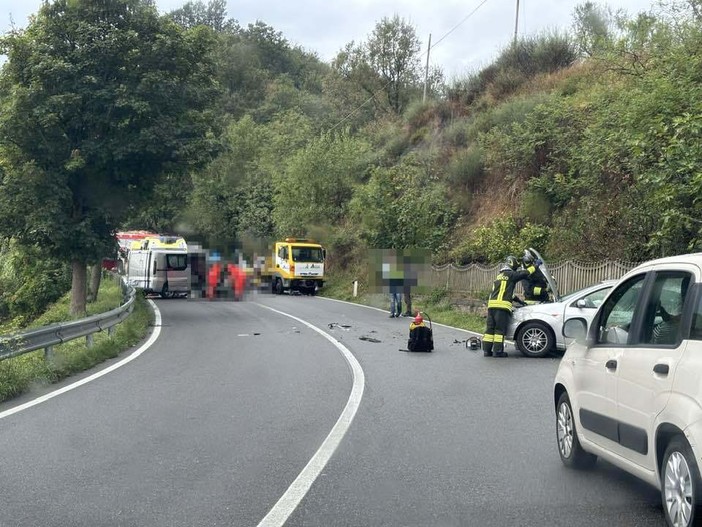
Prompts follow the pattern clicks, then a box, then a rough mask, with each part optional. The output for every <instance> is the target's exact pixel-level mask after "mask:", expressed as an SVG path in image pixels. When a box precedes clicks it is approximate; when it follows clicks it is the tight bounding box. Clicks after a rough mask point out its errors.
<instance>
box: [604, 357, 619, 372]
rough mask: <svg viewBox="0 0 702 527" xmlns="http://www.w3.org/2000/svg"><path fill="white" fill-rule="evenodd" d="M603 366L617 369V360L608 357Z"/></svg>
mask: <svg viewBox="0 0 702 527" xmlns="http://www.w3.org/2000/svg"><path fill="white" fill-rule="evenodd" d="M605 368H607V369H608V370H616V369H617V361H616V360H614V359H610V360H608V361H607V362H606V363H605Z"/></svg>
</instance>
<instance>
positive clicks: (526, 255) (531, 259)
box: [522, 249, 534, 265]
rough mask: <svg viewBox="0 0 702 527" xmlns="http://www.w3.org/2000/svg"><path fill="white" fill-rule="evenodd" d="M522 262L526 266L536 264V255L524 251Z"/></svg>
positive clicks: (526, 250) (527, 250)
mask: <svg viewBox="0 0 702 527" xmlns="http://www.w3.org/2000/svg"><path fill="white" fill-rule="evenodd" d="M522 261H523V262H524V263H525V264H526V265H529V264H532V263H534V255H533V254H532V253H531V251H530V250H529V249H524V256H523V257H522Z"/></svg>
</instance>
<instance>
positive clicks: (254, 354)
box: [0, 295, 664, 527]
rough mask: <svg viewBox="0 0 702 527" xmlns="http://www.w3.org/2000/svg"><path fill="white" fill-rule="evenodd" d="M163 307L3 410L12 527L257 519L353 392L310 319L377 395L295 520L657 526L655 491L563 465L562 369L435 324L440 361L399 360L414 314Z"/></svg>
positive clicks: (291, 306)
mask: <svg viewBox="0 0 702 527" xmlns="http://www.w3.org/2000/svg"><path fill="white" fill-rule="evenodd" d="M156 303H157V305H158V307H159V309H160V310H161V313H162V317H163V320H162V327H161V328H160V329H161V333H160V335H159V337H158V339H157V340H156V342H155V343H154V344H153V345H152V346H151V347H150V348H149V349H148V350H146V351H145V352H144V353H143V354H142V355H141V356H139V357H138V358H137V359H135V360H133V361H131V362H129V363H128V364H126V365H124V366H123V367H120V368H118V369H116V370H115V371H112V372H110V373H109V374H107V375H105V376H103V377H100V378H99V379H96V380H94V381H92V382H90V383H87V384H85V385H83V386H80V387H78V388H76V389H74V390H71V391H68V392H66V393H63V394H61V395H59V396H58V397H55V398H52V399H50V400H48V401H46V402H44V403H42V404H39V405H36V406H33V407H31V408H28V409H26V410H24V411H21V412H17V413H14V414H12V415H5V416H3V413H2V412H3V411H6V410H7V409H8V408H10V407H12V406H13V405H16V404H19V403H23V402H25V401H27V400H29V399H31V397H32V396H33V395H35V394H30V395H29V396H27V397H24V398H22V399H20V400H17V401H13V402H12V403H11V404H5V405H0V445H2V455H0V475H1V476H0V499H1V500H2V507H0V526H2V527H6V526H86V527H88V526H90V527H97V526H149V527H151V526H169V527H170V526H174V527H179V526H219V525H222V526H225V525H226V526H257V525H259V523H260V522H261V520H262V519H263V518H264V517H265V516H266V515H267V514H268V513H269V511H271V509H272V508H273V507H274V505H275V504H276V503H277V502H278V500H279V498H281V496H283V495H284V494H285V493H286V490H287V489H288V488H289V487H290V485H291V483H293V481H294V480H295V479H296V478H297V477H298V475H299V474H301V472H302V473H303V474H307V471H308V470H309V467H308V468H307V469H306V468H305V467H306V466H307V464H308V462H309V461H310V459H312V458H313V456H315V454H316V453H317V455H319V453H318V449H319V448H320V445H323V444H326V442H325V440H327V436H328V434H329V432H330V430H332V429H333V428H334V427H335V424H336V423H337V420H338V419H339V417H340V415H342V412H344V411H345V408H346V411H347V412H348V406H347V403H349V395H350V393H352V390H353V389H354V386H355V387H356V389H358V387H359V378H358V375H357V374H354V373H353V370H352V367H351V363H350V362H349V360H347V358H345V357H344V355H343V352H342V350H340V349H339V347H337V346H335V345H334V343H332V342H331V341H330V340H328V339H327V338H325V337H324V336H323V335H321V334H319V333H318V332H317V331H314V330H313V329H311V328H309V327H308V326H307V325H305V323H304V321H306V322H308V323H311V324H313V325H314V326H316V327H317V328H320V329H323V330H325V331H326V332H327V333H328V334H330V335H332V336H333V337H334V338H335V339H337V340H338V341H339V342H340V343H341V344H343V346H344V347H345V349H347V350H348V351H350V352H351V353H352V354H353V357H355V360H357V361H358V364H359V365H360V367H361V368H362V370H363V377H364V383H363V392H362V398H360V405H359V406H358V410H357V412H356V413H355V417H354V418H353V420H352V421H351V422H350V426H349V427H348V431H347V432H346V434H345V435H344V436H343V438H341V436H340V438H341V441H340V443H339V445H338V448H336V450H335V451H334V452H333V455H332V456H331V459H329V461H328V463H326V465H324V464H322V465H321V466H320V470H321V473H319V474H316V473H315V474H314V475H313V476H312V477H308V484H310V485H311V486H310V487H309V491H308V492H306V494H305V493H304V492H303V493H302V494H300V495H299V496H298V497H299V498H301V501H299V504H297V501H295V500H293V501H292V502H291V501H290V500H287V501H286V500H285V499H284V500H283V501H284V502H285V503H283V505H286V504H287V505H286V506H287V507H288V509H289V510H288V512H290V511H292V512H291V513H290V515H289V517H288V516H287V514H286V515H285V517H286V518H287V521H286V522H285V525H286V526H288V527H292V526H320V527H329V526H384V525H387V526H474V525H475V526H498V525H499V526H536V525H563V526H566V525H567V526H600V525H611V524H617V525H627V526H629V525H631V526H634V525H636V526H648V525H655V526H658V525H664V520H663V514H662V511H661V508H660V498H659V494H658V492H657V491H656V490H655V489H653V488H651V487H649V486H647V485H646V484H643V483H641V482H639V481H638V480H636V479H634V478H633V477H631V476H628V475H627V474H625V473H624V472H622V471H620V470H618V469H616V468H614V467H612V466H611V465H609V464H607V463H604V462H599V463H598V465H597V467H596V468H595V469H594V470H592V471H588V472H578V471H573V470H569V469H566V468H565V467H563V466H562V464H561V462H560V460H559V458H558V452H557V450H556V444H555V416H554V410H553V402H552V396H551V385H552V382H553V377H554V374H555V371H556V368H557V365H558V359H527V358H523V357H521V355H518V354H517V353H515V352H514V351H513V350H512V352H511V353H510V357H509V358H507V359H494V358H493V359H486V358H483V357H482V354H481V353H478V352H473V351H470V350H468V349H466V347H465V346H464V344H463V343H455V342H454V341H455V340H463V339H465V338H467V336H468V334H467V333H465V332H461V331H459V330H454V329H450V328H446V327H442V326H438V325H434V333H435V347H436V351H435V352H433V353H431V354H420V353H403V352H400V351H398V350H399V348H405V347H406V343H407V342H406V339H407V333H408V327H409V323H410V320H409V319H404V318H401V319H390V318H388V316H387V314H386V313H384V312H381V311H377V310H373V309H369V308H364V307H359V306H353V305H349V304H345V303H341V302H335V301H331V300H326V299H322V298H312V297H301V296H295V297H290V296H288V295H283V296H282V297H274V296H261V297H258V298H257V299H256V300H255V301H253V300H252V301H246V302H239V303H231V302H213V303H210V302H190V301H185V300H157V301H156ZM265 306H269V307H273V308H275V309H276V310H278V311H281V312H285V313H289V314H290V315H293V316H295V317H298V319H299V320H295V319H292V318H289V317H287V316H285V315H283V314H281V313H278V312H275V311H271V310H269V309H267V308H266V307H265ZM335 323H336V324H335ZM329 324H332V328H330V327H329ZM341 325H347V326H349V327H347V328H343V327H341ZM367 339H371V340H367ZM374 340H375V341H378V342H374ZM354 383H355V384H354ZM349 404H350V403H349ZM337 426H339V425H337ZM329 453H330V454H331V452H329ZM315 459H317V458H315ZM303 479H304V478H303ZM305 490H306V489H305ZM291 503H292V505H291ZM271 525H272V524H271Z"/></svg>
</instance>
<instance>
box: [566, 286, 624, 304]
mask: <svg viewBox="0 0 702 527" xmlns="http://www.w3.org/2000/svg"><path fill="white" fill-rule="evenodd" d="M588 289H592V290H593V292H594V291H596V290H597V289H593V287H592V286H588V287H583V288H582V289H578V290H577V291H574V292H572V293H569V294H567V295H566V296H563V297H561V300H560V301H561V302H565V303H568V302H570V301H572V300H574V299H575V298H576V297H578V296H580V295H582V294H583V293H584V292H585V291H587V290H588ZM610 289H612V286H611V285H607V286H605V285H603V286H602V290H603V291H609V290H610Z"/></svg>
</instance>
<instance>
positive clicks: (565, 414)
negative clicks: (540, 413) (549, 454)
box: [556, 392, 597, 468]
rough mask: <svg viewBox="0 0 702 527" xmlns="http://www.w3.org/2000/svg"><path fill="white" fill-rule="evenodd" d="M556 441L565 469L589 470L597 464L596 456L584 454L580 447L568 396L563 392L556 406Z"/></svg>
mask: <svg viewBox="0 0 702 527" xmlns="http://www.w3.org/2000/svg"><path fill="white" fill-rule="evenodd" d="M556 439H557V441H558V453H559V454H560V456H561V461H562V462H563V464H564V465H565V466H567V467H572V468H591V467H593V466H594V465H595V463H596V462H597V456H595V455H593V454H590V453H589V452H585V451H584V450H583V447H582V446H581V445H580V440H579V439H578V434H577V430H576V429H575V417H574V415H573V407H572V406H571V405H570V399H569V398H568V394H567V393H566V392H563V393H562V394H561V396H560V397H559V398H558V405H557V406H556Z"/></svg>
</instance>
